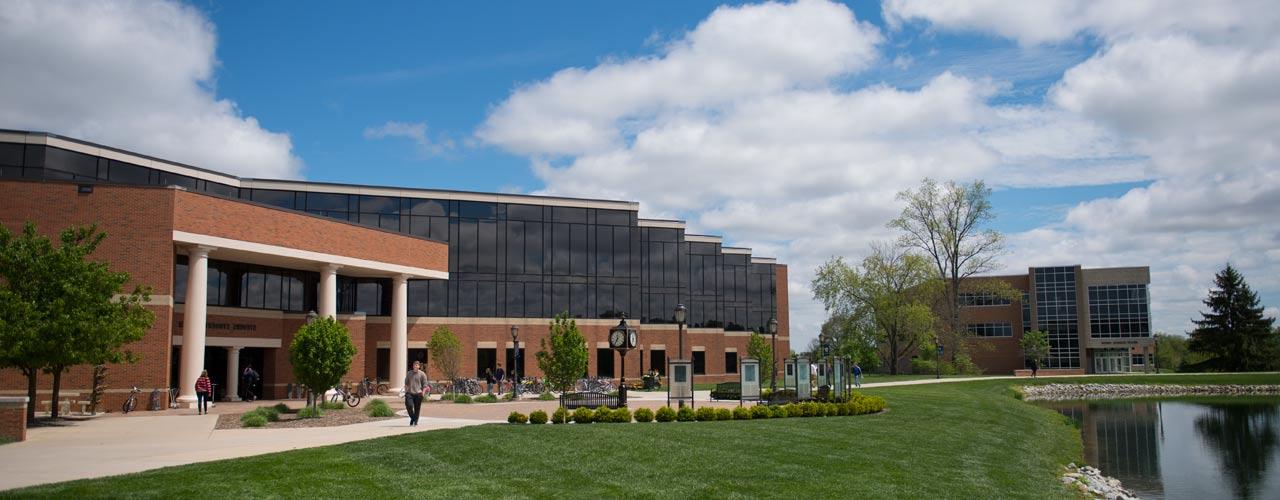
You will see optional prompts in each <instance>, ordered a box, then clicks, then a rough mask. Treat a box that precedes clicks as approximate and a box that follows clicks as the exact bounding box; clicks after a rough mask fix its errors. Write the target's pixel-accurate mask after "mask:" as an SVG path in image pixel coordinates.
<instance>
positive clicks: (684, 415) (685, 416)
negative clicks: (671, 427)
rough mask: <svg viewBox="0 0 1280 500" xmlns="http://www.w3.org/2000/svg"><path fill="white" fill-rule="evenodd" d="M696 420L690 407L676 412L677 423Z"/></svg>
mask: <svg viewBox="0 0 1280 500" xmlns="http://www.w3.org/2000/svg"><path fill="white" fill-rule="evenodd" d="M695 418H696V417H695V415H694V414H693V408H690V407H688V406H685V407H683V408H680V410H678V411H676V421H677V422H692V421H694V419H695Z"/></svg>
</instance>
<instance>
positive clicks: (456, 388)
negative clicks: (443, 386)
mask: <svg viewBox="0 0 1280 500" xmlns="http://www.w3.org/2000/svg"><path fill="white" fill-rule="evenodd" d="M482 391H483V387H481V386H480V381H479V380H476V379H473V378H460V379H458V380H455V381H454V382H453V393H454V394H467V395H471V396H474V395H476V394H480V393H481V392H482Z"/></svg>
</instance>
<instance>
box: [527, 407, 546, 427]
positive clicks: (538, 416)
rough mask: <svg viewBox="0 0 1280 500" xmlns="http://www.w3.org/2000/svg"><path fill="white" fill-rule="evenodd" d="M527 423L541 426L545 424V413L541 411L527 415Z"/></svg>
mask: <svg viewBox="0 0 1280 500" xmlns="http://www.w3.org/2000/svg"><path fill="white" fill-rule="evenodd" d="M529 423H531V424H538V425H542V424H545V423H547V412H545V411H542V410H534V411H533V413H530V414H529Z"/></svg>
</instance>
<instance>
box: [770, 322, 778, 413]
mask: <svg viewBox="0 0 1280 500" xmlns="http://www.w3.org/2000/svg"><path fill="white" fill-rule="evenodd" d="M769 336H770V337H773V348H772V352H771V353H770V354H771V355H772V358H773V359H771V360H770V361H769V371H770V372H771V373H769V397H770V398H772V397H773V393H775V392H778V318H769Z"/></svg>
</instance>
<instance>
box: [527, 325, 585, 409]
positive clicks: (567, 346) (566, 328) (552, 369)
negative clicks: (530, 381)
mask: <svg viewBox="0 0 1280 500" xmlns="http://www.w3.org/2000/svg"><path fill="white" fill-rule="evenodd" d="M540 346H541V350H539V351H538V354H536V355H535V356H536V357H537V359H538V368H539V369H541V370H542V373H543V374H544V375H546V377H547V383H548V384H550V385H551V387H555V388H558V389H560V390H561V391H564V390H565V389H567V388H568V387H569V386H571V385H573V383H574V382H576V381H577V380H578V378H579V377H581V376H582V374H583V373H586V371H587V339H586V337H583V336H582V332H580V331H578V323H577V322H576V321H574V320H572V319H570V318H569V314H568V313H560V314H557V315H556V317H555V319H553V320H551V331H550V332H549V333H548V335H547V338H544V339H542V340H541V342H540Z"/></svg>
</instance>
